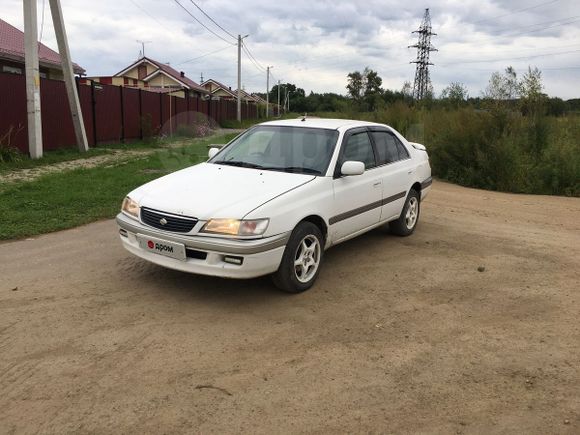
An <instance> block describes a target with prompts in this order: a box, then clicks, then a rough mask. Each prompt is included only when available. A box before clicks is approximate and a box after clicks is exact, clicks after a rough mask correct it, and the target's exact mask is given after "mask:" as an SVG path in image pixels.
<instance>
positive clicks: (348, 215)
mask: <svg viewBox="0 0 580 435" xmlns="http://www.w3.org/2000/svg"><path fill="white" fill-rule="evenodd" d="M405 196H406V193H405V192H400V193H397V194H396V195H393V196H389V197H388V198H385V199H383V200H381V201H375V202H373V203H371V204H367V205H363V206H362V207H358V208H355V209H353V210H349V211H347V212H344V213H341V214H338V215H336V216H333V217H331V218H330V219H329V220H328V223H329V224H330V225H333V224H335V223H337V222H340V221H343V220H345V219H349V218H351V217H354V216H356V215H359V214H362V213H366V212H367V211H370V210H373V209H375V208H378V207H381V206H383V205H385V204H388V203H389V202H393V201H396V200H397V199H401V198H404V197H405Z"/></svg>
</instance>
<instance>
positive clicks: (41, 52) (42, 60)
mask: <svg viewBox="0 0 580 435" xmlns="http://www.w3.org/2000/svg"><path fill="white" fill-rule="evenodd" d="M38 64H39V71H40V77H42V78H45V79H53V80H63V74H62V67H61V60H60V55H59V54H58V53H57V52H56V51H54V50H52V49H50V48H48V47H47V46H46V45H44V44H40V43H39V44H38ZM73 70H74V72H75V74H78V75H84V74H85V70H84V69H83V68H82V67H80V66H79V65H77V64H76V63H73ZM0 72H3V73H12V74H24V73H25V66H24V32H23V31H21V30H19V29H17V28H16V27H14V26H13V25H11V24H9V23H7V22H6V21H4V20H2V19H0Z"/></svg>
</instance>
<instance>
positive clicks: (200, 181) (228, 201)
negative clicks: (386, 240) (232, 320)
mask: <svg viewBox="0 0 580 435" xmlns="http://www.w3.org/2000/svg"><path fill="white" fill-rule="evenodd" d="M209 155H210V158H209V160H208V161H207V162H204V163H200V164H197V165H195V166H191V167H189V168H186V169H183V170H181V171H178V172H175V173H172V174H170V175H167V176H164V177H161V178H159V179H157V180H154V181H151V182H150V183H147V184H145V185H143V186H141V187H139V188H137V189H135V190H134V191H132V192H130V193H129V195H128V196H127V197H126V198H125V200H124V201H123V205H122V211H121V213H119V215H118V216H117V223H118V225H119V227H120V236H121V240H122V242H123V246H124V247H125V248H126V249H127V250H128V251H129V252H131V253H133V254H135V255H137V256H139V257H141V258H143V259H145V260H148V261H150V262H152V263H156V264H159V265H161V266H165V267H168V268H171V269H177V270H181V271H185V272H192V273H198V274H203V275H213V276H219V277H226V278H253V277H257V276H261V275H267V274H273V275H272V276H273V280H274V283H275V284H276V286H278V287H279V288H280V289H282V290H285V291H288V292H293V293H297V292H301V291H304V290H306V289H308V288H310V287H311V286H312V285H313V283H314V281H315V280H316V277H317V276H318V273H319V271H320V266H321V264H322V261H323V257H324V251H325V250H326V249H328V248H330V247H331V246H333V245H336V244H338V243H340V242H344V241H345V240H348V239H350V238H353V237H356V236H358V235H359V234H362V233H364V232H366V231H369V230H371V229H373V228H375V227H378V226H380V225H384V224H388V226H389V227H390V230H391V231H392V232H393V233H394V234H397V235H401V236H408V235H410V234H411V233H412V232H413V230H414V229H415V227H416V226H417V221H418V219H419V211H420V205H421V200H422V199H423V198H425V195H427V193H428V192H429V190H430V188H431V167H430V165H429V158H428V156H427V152H426V151H425V147H424V146H422V145H419V144H416V143H411V142H408V141H407V140H405V138H403V137H402V136H401V135H400V134H399V133H398V132H397V131H395V130H394V129H392V128H391V127H389V126H387V125H383V124H375V123H369V122H361V121H351V120H343V119H310V118H306V117H305V118H303V119H297V120H285V121H274V122H266V123H263V124H259V125H257V126H255V127H253V128H251V129H249V130H247V131H245V132H244V133H242V134H241V135H239V136H238V137H236V138H235V139H234V140H232V141H231V142H230V143H229V144H227V145H226V146H224V147H223V148H221V149H217V148H212V149H211V150H210V152H209Z"/></svg>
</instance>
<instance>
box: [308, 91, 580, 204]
mask: <svg viewBox="0 0 580 435" xmlns="http://www.w3.org/2000/svg"><path fill="white" fill-rule="evenodd" d="M317 115H318V116H324V117H333V118H353V119H360V120H367V121H373V122H380V123H385V124H388V125H390V126H392V127H393V128H395V129H396V130H397V131H399V132H400V133H401V134H403V135H404V136H405V137H406V138H407V139H408V140H410V141H413V142H419V143H422V144H424V145H425V146H426V147H427V150H428V152H429V156H430V160H431V167H432V170H433V175H435V176H437V177H439V178H441V179H445V180H449V181H451V182H454V183H458V184H461V185H464V186H470V187H479V188H483V189H491V190H500V191H505V192H518V193H535V194H551V195H567V196H580V116H578V115H575V114H569V115H567V116H559V117H555V116H547V115H543V114H542V113H539V112H535V113H528V114H527V115H526V116H524V115H523V114H522V113H521V111H519V110H517V107H510V106H509V105H503V106H497V107H492V108H490V109H488V110H482V109H476V108H474V107H471V106H468V107H463V108H449V107H431V108H428V107H427V106H410V105H408V104H406V103H403V102H400V101H399V102H395V103H394V104H391V105H389V106H387V107H385V108H384V109H382V110H380V111H375V112H372V113H355V112H343V113H335V112H332V113H318V114H317Z"/></svg>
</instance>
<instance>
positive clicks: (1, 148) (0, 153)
mask: <svg viewBox="0 0 580 435" xmlns="http://www.w3.org/2000/svg"><path fill="white" fill-rule="evenodd" d="M20 130H21V128H20V129H18V130H16V129H15V128H14V127H13V126H11V127H10V128H9V129H8V131H7V132H6V133H4V134H3V135H1V136H0V163H9V162H19V161H20V160H22V153H21V152H20V151H19V150H18V148H16V147H15V146H14V145H12V137H13V136H15V135H16V134H18V132H20Z"/></svg>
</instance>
